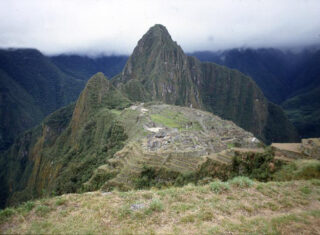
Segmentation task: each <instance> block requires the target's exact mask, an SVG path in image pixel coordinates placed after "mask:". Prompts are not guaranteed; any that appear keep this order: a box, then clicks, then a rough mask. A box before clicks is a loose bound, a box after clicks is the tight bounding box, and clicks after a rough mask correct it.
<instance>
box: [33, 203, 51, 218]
mask: <svg viewBox="0 0 320 235" xmlns="http://www.w3.org/2000/svg"><path fill="white" fill-rule="evenodd" d="M50 210H51V209H50V207H48V206H45V205H39V206H38V207H37V208H36V214H37V215H38V216H44V215H46V214H47V213H49V212H50Z"/></svg>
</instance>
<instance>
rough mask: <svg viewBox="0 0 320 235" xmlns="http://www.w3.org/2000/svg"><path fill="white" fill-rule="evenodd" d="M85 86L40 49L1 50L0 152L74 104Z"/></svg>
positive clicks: (83, 82)
mask: <svg viewBox="0 0 320 235" xmlns="http://www.w3.org/2000/svg"><path fill="white" fill-rule="evenodd" d="M84 85H85V81H82V80H79V79H77V78H75V77H72V76H69V75H67V74H65V73H63V72H62V71H61V70H60V69H59V68H57V67H56V66H55V65H54V64H53V63H52V62H51V61H50V59H49V58H48V57H46V56H44V55H43V54H41V53H40V52H39V51H37V50H34V49H16V50H14V49H12V50H0V150H2V149H6V148H7V147H8V146H9V145H10V144H11V143H12V141H13V139H14V138H15V137H16V136H17V135H18V134H19V133H21V132H23V131H24V130H27V129H28V128H30V127H32V126H35V125H36V124H38V123H39V122H40V121H41V120H42V119H43V118H44V117H45V116H47V115H48V114H49V113H52V112H53V111H55V110H57V109H58V108H60V107H62V106H65V105H67V104H69V103H70V102H73V101H75V100H76V99H77V98H78V95H79V93H80V92H81V90H82V89H83V87H84Z"/></svg>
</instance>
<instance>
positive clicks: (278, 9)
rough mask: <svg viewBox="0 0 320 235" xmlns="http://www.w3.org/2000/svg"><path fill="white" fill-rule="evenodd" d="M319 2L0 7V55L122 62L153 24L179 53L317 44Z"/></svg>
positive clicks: (92, 0)
mask: <svg viewBox="0 0 320 235" xmlns="http://www.w3.org/2000/svg"><path fill="white" fill-rule="evenodd" d="M319 12H320V1H319V0H203V1H201V0H198V1H196V0H175V1H150V0H135V1H132V0H106V1H103V0H1V1H0V47H33V48H38V49H39V50H41V51H43V52H45V53H49V54H53V53H63V52H78V53H79V52H80V53H88V54H96V53H106V54H111V53H117V54H130V53H131V52H132V50H133V48H134V46H135V45H136V43H137V41H138V40H139V39H140V38H141V36H142V35H143V34H144V33H145V32H146V31H147V30H148V29H149V28H150V27H151V26H152V25H154V24H156V23H160V24H163V25H165V26H166V27H167V29H168V30H169V32H170V34H171V36H172V38H173V39H174V40H175V41H177V42H178V43H179V44H180V45H181V47H182V48H183V49H184V51H187V52H191V51H195V50H218V49H227V48H232V47H296V46H304V45H305V46H307V45H312V44H318V43H319V40H320V17H319Z"/></svg>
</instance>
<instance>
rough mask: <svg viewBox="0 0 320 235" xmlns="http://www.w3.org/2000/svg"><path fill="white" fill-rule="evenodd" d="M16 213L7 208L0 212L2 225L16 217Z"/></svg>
mask: <svg viewBox="0 0 320 235" xmlns="http://www.w3.org/2000/svg"><path fill="white" fill-rule="evenodd" d="M15 213H16V211H15V210H14V209H12V208H6V209H4V210H0V224H1V223H3V222H5V221H6V220H7V219H8V218H10V217H11V216H12V215H14V214H15Z"/></svg>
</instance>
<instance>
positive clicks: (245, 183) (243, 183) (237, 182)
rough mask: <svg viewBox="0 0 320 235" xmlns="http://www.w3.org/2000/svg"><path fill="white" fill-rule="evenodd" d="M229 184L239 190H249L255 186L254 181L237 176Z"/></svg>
mask: <svg viewBox="0 0 320 235" xmlns="http://www.w3.org/2000/svg"><path fill="white" fill-rule="evenodd" d="M229 183H230V184H231V185H234V186H236V187H239V188H248V187H251V186H252V185H253V184H254V181H253V180H251V179H249V178H248V177H245V176H237V177H235V178H233V179H232V180H229Z"/></svg>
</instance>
